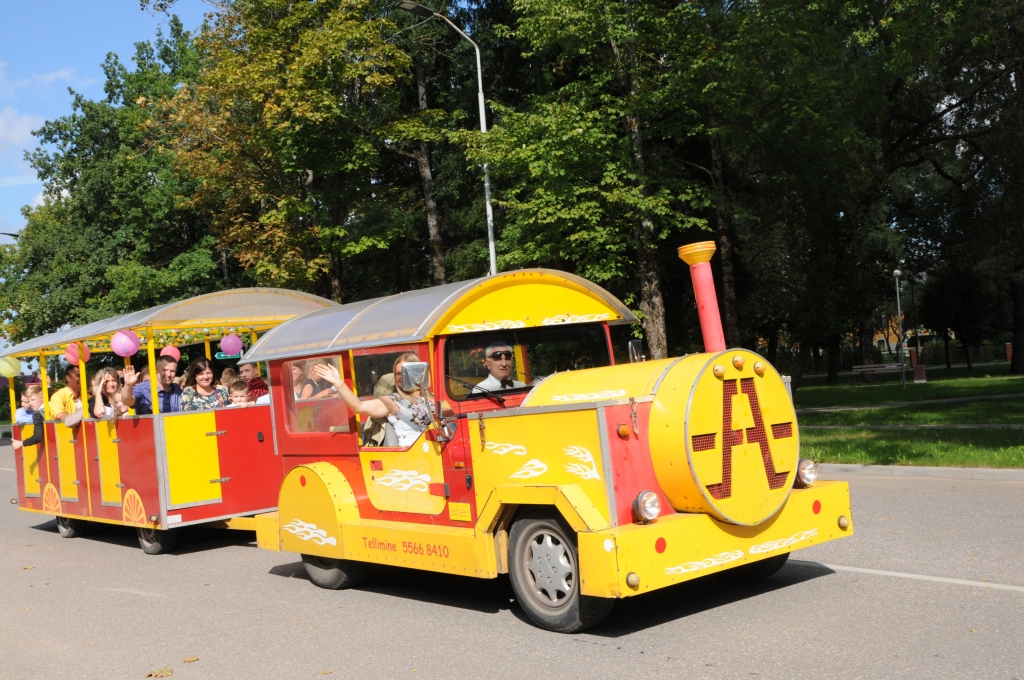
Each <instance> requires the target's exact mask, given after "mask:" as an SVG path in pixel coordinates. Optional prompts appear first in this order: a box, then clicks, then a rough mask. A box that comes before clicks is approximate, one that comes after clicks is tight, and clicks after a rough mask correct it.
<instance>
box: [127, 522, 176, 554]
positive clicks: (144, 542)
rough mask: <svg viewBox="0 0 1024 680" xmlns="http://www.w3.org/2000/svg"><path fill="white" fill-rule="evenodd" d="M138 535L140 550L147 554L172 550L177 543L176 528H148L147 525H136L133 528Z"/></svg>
mask: <svg viewBox="0 0 1024 680" xmlns="http://www.w3.org/2000/svg"><path fill="white" fill-rule="evenodd" d="M135 531H136V532H137V533H138V535H139V545H140V546H142V552H144V553H146V554H147V555H162V554H164V553H169V552H171V551H172V550H174V546H175V545H176V544H177V543H178V530H177V529H150V528H149V527H138V528H137V529H136V530H135Z"/></svg>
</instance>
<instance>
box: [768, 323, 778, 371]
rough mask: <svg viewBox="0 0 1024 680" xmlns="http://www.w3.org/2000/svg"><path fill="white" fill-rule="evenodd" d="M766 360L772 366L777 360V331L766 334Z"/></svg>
mask: <svg viewBox="0 0 1024 680" xmlns="http://www.w3.org/2000/svg"><path fill="white" fill-rule="evenodd" d="M765 358H766V359H768V363H769V364H771V365H772V366H774V365H775V363H776V360H777V359H778V358H779V331H778V330H773V331H772V332H771V333H769V334H768V352H767V356H766V357H765Z"/></svg>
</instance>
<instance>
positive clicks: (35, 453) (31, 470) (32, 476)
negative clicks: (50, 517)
mask: <svg viewBox="0 0 1024 680" xmlns="http://www.w3.org/2000/svg"><path fill="white" fill-rule="evenodd" d="M33 432H35V425H22V426H21V438H22V440H25V439H28V438H29V437H31V436H32V433H33ZM21 452H22V466H23V467H22V470H23V471H24V473H25V495H26V496H38V495H39V493H40V490H39V479H40V477H39V447H38V446H26V447H25V448H23V449H22V450H21Z"/></svg>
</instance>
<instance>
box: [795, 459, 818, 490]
mask: <svg viewBox="0 0 1024 680" xmlns="http://www.w3.org/2000/svg"><path fill="white" fill-rule="evenodd" d="M816 481H818V466H817V465H815V464H814V461H813V460H810V459H809V458H804V459H803V460H801V461H800V462H799V463H798V464H797V466H796V485H797V486H799V487H808V486H810V485H811V484H814V483H815V482H816Z"/></svg>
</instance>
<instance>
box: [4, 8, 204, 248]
mask: <svg viewBox="0 0 1024 680" xmlns="http://www.w3.org/2000/svg"><path fill="white" fill-rule="evenodd" d="M211 9H212V8H211V7H210V6H209V5H207V4H205V3H204V2H202V0H178V2H177V3H176V4H175V6H174V10H173V11H174V13H175V14H177V15H178V16H179V17H180V18H181V20H182V22H183V23H184V24H185V27H186V28H194V27H196V26H199V25H200V24H201V23H202V21H203V14H205V13H207V12H210V11H211ZM166 23H167V21H166V17H164V16H163V15H156V16H154V15H152V14H150V13H147V12H143V11H142V10H140V9H139V2H138V0H60V1H58V0H0V231H8V232H16V231H18V230H19V229H21V227H22V226H23V225H24V224H25V219H24V218H23V217H22V216H21V208H22V206H24V205H32V204H34V203H36V202H37V201H39V200H40V197H41V193H42V184H41V183H40V182H39V181H38V180H37V179H36V177H35V173H34V172H33V171H32V169H31V168H30V167H29V165H28V163H26V162H25V161H24V160H23V157H24V154H25V151H26V150H30V149H34V148H35V147H36V139H35V137H33V136H32V134H31V131H32V130H35V129H38V128H39V127H40V125H41V124H42V123H43V121H46V120H53V119H55V118H59V117H61V116H66V115H68V114H70V113H71V95H70V94H69V93H68V88H69V87H71V88H72V89H74V90H75V91H76V92H79V93H81V94H84V95H85V96H86V97H88V98H89V99H101V98H102V97H103V70H102V69H101V68H100V64H102V63H103V60H104V59H105V58H106V55H107V53H108V52H114V53H115V54H117V55H119V56H120V57H121V60H122V61H123V62H125V63H126V64H130V60H131V57H132V55H133V54H135V48H134V44H135V43H136V42H139V41H144V40H152V39H153V38H154V37H155V35H156V29H157V28H158V27H160V26H164V27H166ZM165 32H166V30H165ZM10 242H11V238H10V237H8V236H0V243H10Z"/></svg>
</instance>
